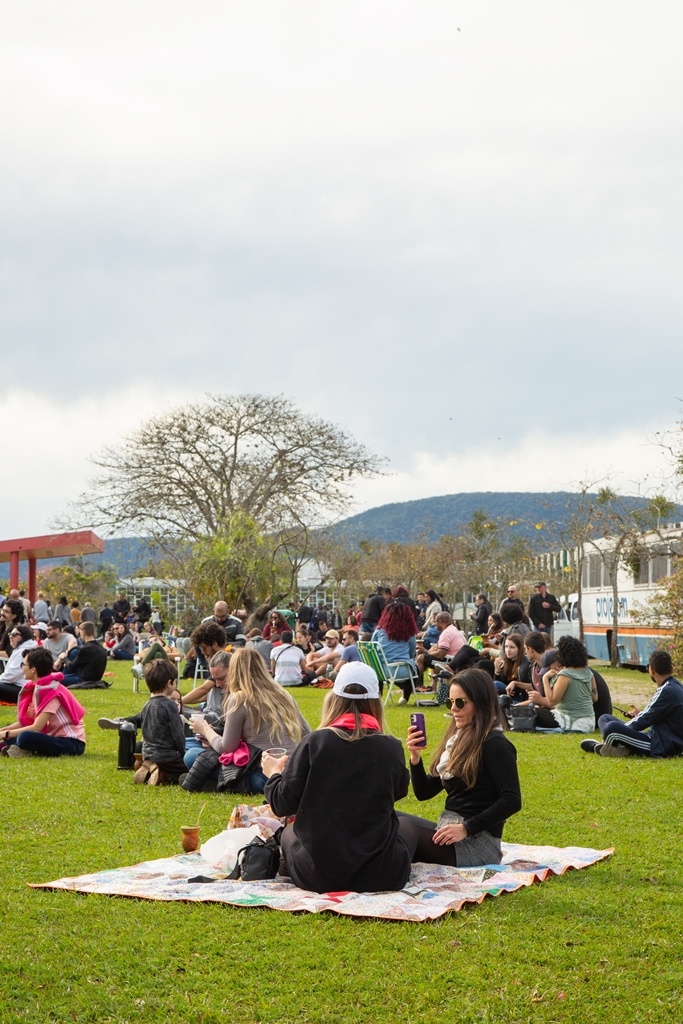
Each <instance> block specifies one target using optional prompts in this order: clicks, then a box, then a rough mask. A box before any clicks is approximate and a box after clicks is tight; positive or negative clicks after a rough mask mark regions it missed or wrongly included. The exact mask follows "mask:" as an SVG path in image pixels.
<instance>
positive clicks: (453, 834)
mask: <svg viewBox="0 0 683 1024" xmlns="http://www.w3.org/2000/svg"><path fill="white" fill-rule="evenodd" d="M466 836H467V829H466V828H465V826H464V825H463V824H462V822H460V823H459V824H457V825H444V826H443V828H437V830H436V832H435V833H434V835H433V836H432V842H433V843H436V845H437V846H452V845H453V843H461V842H462V841H463V839H465V838H466Z"/></svg>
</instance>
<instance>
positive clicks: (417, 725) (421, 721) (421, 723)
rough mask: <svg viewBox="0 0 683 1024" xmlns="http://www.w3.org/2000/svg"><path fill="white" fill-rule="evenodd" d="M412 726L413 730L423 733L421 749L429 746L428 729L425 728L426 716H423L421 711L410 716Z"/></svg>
mask: <svg viewBox="0 0 683 1024" xmlns="http://www.w3.org/2000/svg"><path fill="white" fill-rule="evenodd" d="M410 724H411V725H412V727H413V729H419V731H420V732H421V733H422V743H420V746H421V747H426V746H427V729H426V728H425V716H424V715H423V714H422V712H420V711H417V712H414V713H413V714H412V715H411V716H410Z"/></svg>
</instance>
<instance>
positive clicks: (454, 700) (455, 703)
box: [446, 697, 472, 711]
mask: <svg viewBox="0 0 683 1024" xmlns="http://www.w3.org/2000/svg"><path fill="white" fill-rule="evenodd" d="M471 703H472V701H471V700H469V699H468V698H467V697H446V707H448V708H450V709H451V711H452V710H453V708H457V709H458V711H462V709H463V708H464V707H465V705H466V704H471Z"/></svg>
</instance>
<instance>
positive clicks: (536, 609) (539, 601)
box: [529, 594, 562, 629]
mask: <svg viewBox="0 0 683 1024" xmlns="http://www.w3.org/2000/svg"><path fill="white" fill-rule="evenodd" d="M544 601H547V602H548V604H549V605H550V608H544V607H543V602H544ZM561 611H562V606H561V605H560V602H559V601H558V600H557V598H556V597H555V596H554V595H553V594H546V595H545V597H543V595H542V594H534V596H533V597H532V598H531V600H530V601H529V618H530V619H531V621H532V622H533V624H534V626H535V627H536V629H538V627H539V626H546V627H547V628H548V629H551V628H552V625H553V622H554V621H555V616H554V615H553V612H561Z"/></svg>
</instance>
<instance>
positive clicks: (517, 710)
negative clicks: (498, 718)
mask: <svg viewBox="0 0 683 1024" xmlns="http://www.w3.org/2000/svg"><path fill="white" fill-rule="evenodd" d="M505 711H506V714H508V715H509V716H510V718H511V719H512V731H513V732H535V731H536V719H537V718H538V712H537V711H536V708H535V707H534V705H533V704H521V705H520V704H513V705H512V707H509V708H506V709H505Z"/></svg>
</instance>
